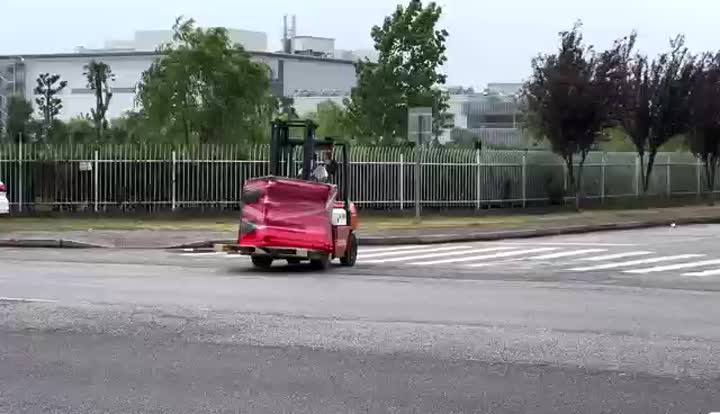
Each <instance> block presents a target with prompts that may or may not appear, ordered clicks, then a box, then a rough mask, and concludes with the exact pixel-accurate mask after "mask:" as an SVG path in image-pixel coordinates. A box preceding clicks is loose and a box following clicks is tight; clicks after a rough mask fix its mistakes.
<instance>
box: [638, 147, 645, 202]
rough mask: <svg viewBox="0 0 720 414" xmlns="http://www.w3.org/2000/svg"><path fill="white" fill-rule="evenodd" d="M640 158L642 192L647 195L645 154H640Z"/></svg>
mask: <svg viewBox="0 0 720 414" xmlns="http://www.w3.org/2000/svg"><path fill="white" fill-rule="evenodd" d="M638 157H639V158H640V185H642V188H643V191H642V192H643V194H645V188H646V187H645V153H642V154H638ZM636 174H637V173H636Z"/></svg>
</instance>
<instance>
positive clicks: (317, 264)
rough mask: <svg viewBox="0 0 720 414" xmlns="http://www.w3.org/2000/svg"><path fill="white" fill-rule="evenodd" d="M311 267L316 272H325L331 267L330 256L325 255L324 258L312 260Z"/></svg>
mask: <svg viewBox="0 0 720 414" xmlns="http://www.w3.org/2000/svg"><path fill="white" fill-rule="evenodd" d="M310 266H312V267H313V269H315V270H325V269H327V268H328V267H330V255H327V254H326V255H323V257H322V258H319V259H312V260H310Z"/></svg>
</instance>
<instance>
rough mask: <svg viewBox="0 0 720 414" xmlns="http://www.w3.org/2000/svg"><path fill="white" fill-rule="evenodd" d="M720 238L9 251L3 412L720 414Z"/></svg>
mask: <svg viewBox="0 0 720 414" xmlns="http://www.w3.org/2000/svg"><path fill="white" fill-rule="evenodd" d="M719 230H720V226H690V227H682V228H680V227H678V228H674V229H670V228H663V229H650V230H638V231H630V232H617V233H602V234H592V235H584V236H563V237H551V238H543V239H534V240H524V241H513V242H507V243H471V244H469V245H468V244H457V245H447V246H431V247H428V246H401V247H400V248H398V247H392V248H387V249H383V248H373V249H370V248H368V249H365V250H363V251H362V252H361V255H360V259H359V264H358V266H356V267H355V268H352V269H346V268H342V267H335V268H333V269H332V270H331V271H329V272H325V273H316V272H313V271H310V270H308V269H307V267H304V266H299V267H287V266H284V265H283V264H279V265H278V266H277V267H276V268H275V269H274V270H273V271H271V272H265V273H261V272H256V271H254V270H253V269H252V268H251V267H250V265H249V262H248V260H247V259H245V258H242V257H232V256H230V257H228V256H226V255H215V254H201V253H196V252H169V251H151V250H134V251H128V250H44V249H42V250H40V249H38V250H35V249H31V250H12V249H5V250H0V413H46V412H47V413H70V412H71V413H97V412H103V413H165V412H167V413H179V412H192V413H197V412H202V413H221V412H222V413H238V412H239V413H305V412H307V413H339V412H343V413H345V412H350V413H367V412H373V413H375V412H382V413H385V412H389V413H438V412H443V413H521V412H522V413H564V412H567V413H571V412H572V413H574V412H582V413H589V412H592V413H600V412H622V413H649V412H662V413H707V412H712V411H713V410H716V411H720V322H718V319H719V318H718V316H720V311H718V305H717V304H718V303H720V302H719V300H720V293H719V292H718V290H720V272H717V273H716V272H715V270H716V269H718V268H720V262H718V263H715V262H714V260H716V259H720V255H719V254H718V250H720V243H718V237H719V236H720V231H719ZM608 257H609V258H608ZM668 257H674V258H670V259H665V258H668ZM435 262H442V263H435ZM638 262H639V263H638Z"/></svg>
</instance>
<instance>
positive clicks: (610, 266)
mask: <svg viewBox="0 0 720 414" xmlns="http://www.w3.org/2000/svg"><path fill="white" fill-rule="evenodd" d="M702 256H705V255H704V254H681V255H677V256H666V257H653V258H651V259H642V260H632V261H629V262H620V263H607V264H603V265H598V266H589V267H576V268H574V269H569V270H570V271H573V272H590V271H593V270H606V269H616V268H618V267H628V266H635V265H643V264H648V263H659V262H670V261H673V260H683V259H694V258H696V257H702Z"/></svg>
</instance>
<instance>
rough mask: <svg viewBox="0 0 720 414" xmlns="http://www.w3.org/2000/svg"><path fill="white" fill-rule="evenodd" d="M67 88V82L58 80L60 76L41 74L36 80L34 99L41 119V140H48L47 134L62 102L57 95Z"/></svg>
mask: <svg viewBox="0 0 720 414" xmlns="http://www.w3.org/2000/svg"><path fill="white" fill-rule="evenodd" d="M66 86H67V81H64V80H60V75H58V74H53V75H51V74H49V73H41V74H40V75H39V76H38V78H37V86H35V89H34V93H35V95H39V96H38V97H37V98H35V103H37V105H38V108H39V110H40V113H41V114H42V117H43V138H44V139H47V138H48V133H49V131H50V129H51V128H52V125H53V120H54V119H55V117H56V116H57V115H58V114H60V110H61V109H62V107H63V106H62V100H61V99H60V98H58V97H57V95H58V94H59V93H60V92H62V90H63V89H65V87H66Z"/></svg>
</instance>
